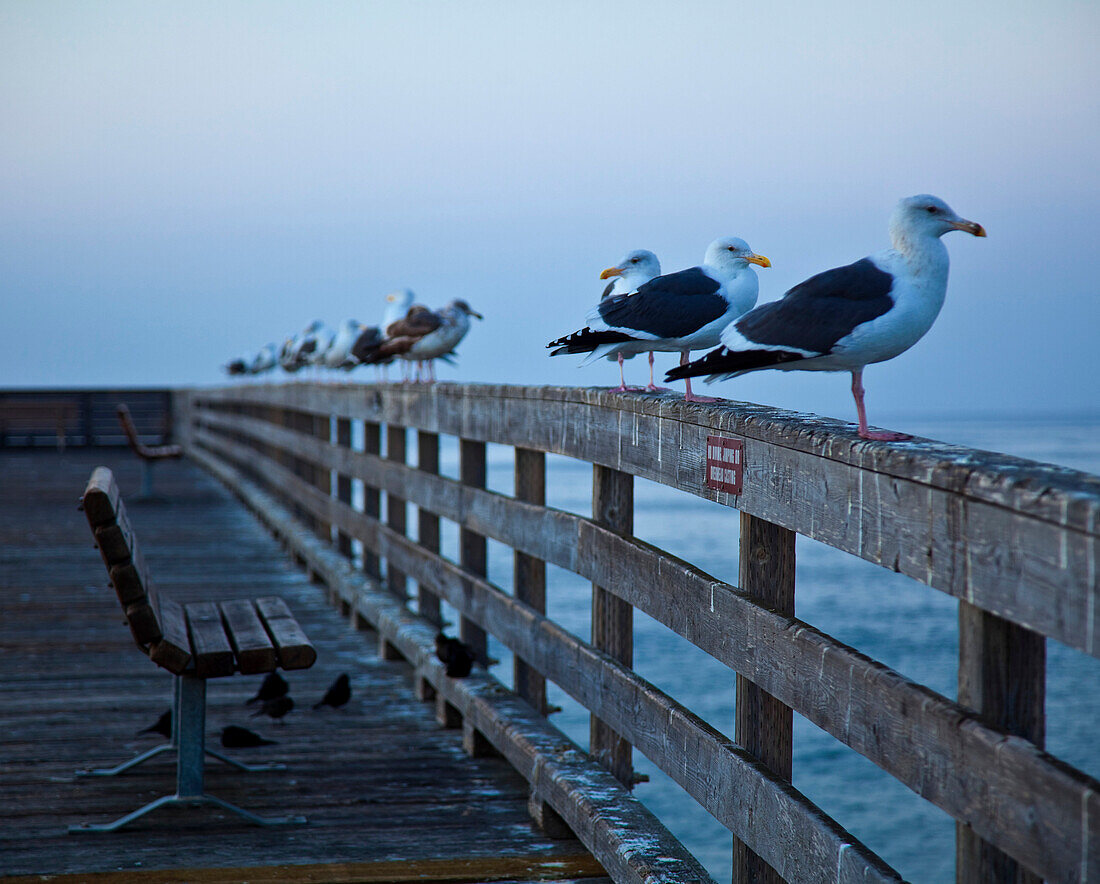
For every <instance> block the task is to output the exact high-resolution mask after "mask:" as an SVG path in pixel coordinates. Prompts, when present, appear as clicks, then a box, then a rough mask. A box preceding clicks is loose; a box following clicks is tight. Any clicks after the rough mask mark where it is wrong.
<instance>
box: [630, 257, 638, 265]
mask: <svg viewBox="0 0 1100 884" xmlns="http://www.w3.org/2000/svg"><path fill="white" fill-rule="evenodd" d="M630 263H631V264H637V263H638V259H637V258H631V259H630Z"/></svg>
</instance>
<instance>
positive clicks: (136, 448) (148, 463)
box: [115, 403, 183, 499]
mask: <svg viewBox="0 0 1100 884" xmlns="http://www.w3.org/2000/svg"><path fill="white" fill-rule="evenodd" d="M115 413H116V414H117V415H118V422H119V423H120V424H121V425H122V432H124V433H125V434H126V441H127V442H129V443H130V449H131V450H132V451H133V452H134V454H136V455H137V456H138V457H139V458H140V459H141V491H140V492H139V493H138V497H139V498H141V499H148V498H150V497H152V496H153V464H155V463H156V462H157V461H158V460H172V459H175V458H179V457H183V449H182V448H181V447H180V446H179V445H146V444H145V443H144V442H142V441H141V437H140V436H138V431H137V426H136V425H135V424H134V418H133V416H132V415H131V414H130V408H129V406H127V405H126V404H125V403H120V404H119V406H118V408H116V409H115Z"/></svg>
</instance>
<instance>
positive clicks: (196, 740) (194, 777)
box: [69, 675, 306, 832]
mask: <svg viewBox="0 0 1100 884" xmlns="http://www.w3.org/2000/svg"><path fill="white" fill-rule="evenodd" d="M205 731H206V680H205V679H202V678H195V677H194V676H190V675H181V676H179V677H178V678H177V679H176V707H175V715H174V716H173V719H172V737H173V742H174V743H175V744H176V746H175V748H176V750H177V755H176V794H175V795H165V796H163V797H161V798H158V799H156V800H155V801H152V802H150V803H149V804H146V805H145V806H144V807H142V808H139V809H138V810H135V811H133V812H132V813H128V814H126V816H124V817H120V818H119V819H117V820H115V821H114V822H113V823H105V824H102V825H89V824H87V823H84V824H82V825H79V826H70V827H69V831H70V832H113V831H115V830H116V829H120V828H121V827H122V826H125V825H127V824H128V823H131V822H133V821H134V820H136V819H138V818H140V817H143V816H145V815H146V814H147V813H150V812H151V811H154V810H156V809H157V808H158V807H164V806H166V805H169V804H186V805H189V806H196V805H200V804H212V805H214V806H215V807H220V808H222V809H223V810H228V811H230V812H232V813H235V814H237V815H238V816H241V817H243V818H244V819H246V820H248V821H249V822H250V823H253V824H254V825H257V826H285V825H299V824H302V823H305V822H306V818H305V817H302V816H284V817H270V816H268V817H265V816H259V815H258V814H254V813H251V812H250V811H247V810H244V809H243V808H240V807H237V806H236V805H235V804H230V803H229V802H228V801H225V800H223V799H221V798H218V797H216V796H214V795H208V794H206V793H205V792H204V791H203V772H204V771H203V766H204V763H205V758H206V753H207V751H208V750H207V749H206V746H205V743H206V735H205ZM158 748H159V749H162V750H163V749H165V748H172V747H170V746H169V747H163V746H161V747H158ZM212 754H213V753H212ZM218 757H221V756H218ZM224 760H229V759H224ZM230 763H233V762H230Z"/></svg>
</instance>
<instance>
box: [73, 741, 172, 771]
mask: <svg viewBox="0 0 1100 884" xmlns="http://www.w3.org/2000/svg"><path fill="white" fill-rule="evenodd" d="M175 748H176V747H175V746H174V745H173V744H171V743H165V744H164V745H162V746H157V747H156V748H154V749H150V750H149V751H148V752H142V753H141V754H140V755H135V756H134V757H133V758H131V759H130V760H129V761H124V762H122V764H120V765H118V766H117V767H96V768H92V769H90V770H89V769H87V768H82V769H81V770H78V771H76V772H75V773H74V776H78V777H114V776H118V775H119V774H120V773H122V772H123V771H127V770H129V769H130V768H131V767H137V766H138V765H139V764H141V763H142V762H144V761H148V760H149V759H150V758H153V757H154V756H156V755H160V753H161V752H170V751H171V750H172V749H175Z"/></svg>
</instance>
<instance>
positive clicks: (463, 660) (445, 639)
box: [435, 632, 477, 678]
mask: <svg viewBox="0 0 1100 884" xmlns="http://www.w3.org/2000/svg"><path fill="white" fill-rule="evenodd" d="M435 656H436V657H437V658H438V659H439V662H440V663H442V664H443V665H444V666H445V667H446V672H447V675H448V676H450V677H451V678H465V677H466V676H467V675H469V674H470V671H471V670H472V669H473V667H474V661H475V660H477V654H475V653H474V649H473V648H471V647H470V646H469V645H468V644H466V643H465V642H463V641H460V640H459V639H457V638H451V637H450V636H447V635H444V634H443V633H442V632H441V633H439V635H437V636H436V637H435Z"/></svg>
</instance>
